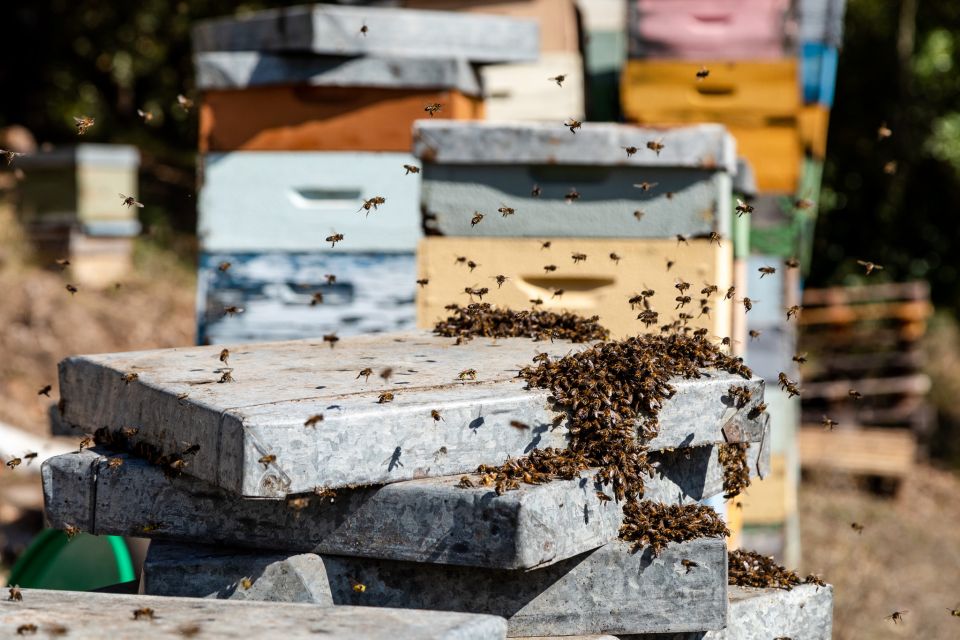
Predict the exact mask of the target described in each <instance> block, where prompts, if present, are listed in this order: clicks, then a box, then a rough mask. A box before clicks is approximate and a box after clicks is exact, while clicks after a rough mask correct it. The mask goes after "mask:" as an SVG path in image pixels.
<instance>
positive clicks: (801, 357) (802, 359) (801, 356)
mask: <svg viewBox="0 0 960 640" xmlns="http://www.w3.org/2000/svg"><path fill="white" fill-rule="evenodd" d="M793 361H794V362H796V363H797V364H806V363H807V354H806V353H797V354H795V355H794V356H793Z"/></svg>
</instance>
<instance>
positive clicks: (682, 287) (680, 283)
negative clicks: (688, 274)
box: [673, 278, 690, 293]
mask: <svg viewBox="0 0 960 640" xmlns="http://www.w3.org/2000/svg"><path fill="white" fill-rule="evenodd" d="M673 286H674V288H676V290H677V291H679V292H680V293H683V292H685V291H687V290H688V289H689V288H690V283H689V282H686V281H685V280H683V279H682V278H677V281H676V283H674V285H673Z"/></svg>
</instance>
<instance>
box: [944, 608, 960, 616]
mask: <svg viewBox="0 0 960 640" xmlns="http://www.w3.org/2000/svg"><path fill="white" fill-rule="evenodd" d="M947 611H949V612H950V615H951V616H954V617H956V618H960V607H957V608H956V609H951V608H950V607H947Z"/></svg>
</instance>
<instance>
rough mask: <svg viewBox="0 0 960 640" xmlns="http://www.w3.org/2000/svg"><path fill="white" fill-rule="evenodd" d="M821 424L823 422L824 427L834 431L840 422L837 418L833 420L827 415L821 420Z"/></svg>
mask: <svg viewBox="0 0 960 640" xmlns="http://www.w3.org/2000/svg"><path fill="white" fill-rule="evenodd" d="M820 424H822V425H823V428H824V429H826V430H827V431H833V430H834V428H835V427H836V426H837V424H838V423H837V421H836V420H831V419H830V418H828V417H827V416H823V419H822V420H820Z"/></svg>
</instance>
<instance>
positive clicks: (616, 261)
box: [610, 253, 621, 264]
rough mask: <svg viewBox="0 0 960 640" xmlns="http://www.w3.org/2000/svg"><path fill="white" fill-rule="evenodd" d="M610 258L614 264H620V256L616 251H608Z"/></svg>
mask: <svg viewBox="0 0 960 640" xmlns="http://www.w3.org/2000/svg"><path fill="white" fill-rule="evenodd" d="M610 259H611V260H613V262H614V264H620V260H621V258H620V256H619V255H617V254H616V253H610Z"/></svg>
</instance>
